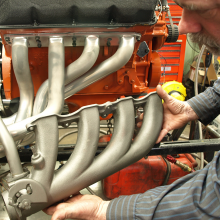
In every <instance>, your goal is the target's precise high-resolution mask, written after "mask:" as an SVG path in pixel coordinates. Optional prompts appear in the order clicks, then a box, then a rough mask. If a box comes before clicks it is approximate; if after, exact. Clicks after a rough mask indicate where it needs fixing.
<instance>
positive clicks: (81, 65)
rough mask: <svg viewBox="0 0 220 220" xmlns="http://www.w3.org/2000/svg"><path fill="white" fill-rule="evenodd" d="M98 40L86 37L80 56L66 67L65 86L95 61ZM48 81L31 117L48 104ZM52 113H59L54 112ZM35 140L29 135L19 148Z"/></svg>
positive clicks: (38, 93)
mask: <svg viewBox="0 0 220 220" xmlns="http://www.w3.org/2000/svg"><path fill="white" fill-rule="evenodd" d="M99 48H100V47H99V38H98V37H96V36H93V35H90V36H88V37H86V39H85V47H84V50H83V52H82V55H81V56H80V57H79V59H77V60H76V61H75V62H73V63H71V64H70V65H69V66H67V68H66V70H65V85H66V84H67V83H69V82H71V81H72V80H75V79H76V78H78V77H79V76H81V75H82V74H84V73H85V72H87V71H88V70H89V69H90V68H91V67H92V66H93V65H94V63H95V61H96V60H97V57H98V54H99ZM48 84H49V82H48V80H46V81H45V82H44V83H43V84H42V85H41V87H40V88H39V90H38V92H37V95H36V98H35V102H34V109H33V115H38V114H39V113H41V112H42V111H43V110H44V109H45V108H46V106H47V103H48ZM54 113H60V112H55V111H54ZM34 140H35V135H34V134H33V133H32V134H29V135H28V136H27V137H25V139H24V140H23V141H22V143H20V146H25V145H28V144H30V143H32V142H33V141H34Z"/></svg>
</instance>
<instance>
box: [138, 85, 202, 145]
mask: <svg viewBox="0 0 220 220" xmlns="http://www.w3.org/2000/svg"><path fill="white" fill-rule="evenodd" d="M157 94H158V95H159V96H160V98H162V99H163V100H164V104H163V110H164V114H163V125H162V130H161V132H160V135H159V137H158V139H157V142H156V143H159V142H160V141H161V140H162V139H163V137H164V136H165V135H166V134H167V133H168V132H169V131H171V130H174V129H177V128H181V127H183V126H184V125H185V124H186V123H187V122H189V121H192V120H197V119H198V118H199V117H198V116H197V114H196V113H195V112H194V110H193V109H192V108H191V107H190V105H189V104H188V103H187V102H183V101H179V100H177V99H175V98H173V97H172V96H170V95H168V94H167V93H166V92H165V91H164V90H163V89H162V87H161V86H160V85H158V86H157ZM140 119H143V114H142V115H141V117H140ZM141 124H142V122H139V123H138V125H137V126H138V127H140V126H141Z"/></svg>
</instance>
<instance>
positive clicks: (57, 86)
mask: <svg viewBox="0 0 220 220" xmlns="http://www.w3.org/2000/svg"><path fill="white" fill-rule="evenodd" d="M64 55H65V54H64V44H63V38H55V37H54V38H53V37H51V38H50V39H49V54H48V56H49V94H48V97H49V98H48V105H47V108H46V109H45V110H44V111H43V112H42V113H40V114H38V115H35V116H32V117H30V118H26V119H24V120H23V121H21V122H17V123H14V124H12V125H9V126H8V130H9V132H10V133H11V135H12V136H13V138H14V140H20V139H23V138H24V137H25V136H26V135H27V133H28V132H29V131H28V130H27V125H28V124H29V123H31V122H32V121H34V120H36V119H38V118H40V117H43V116H48V115H51V114H58V113H60V112H61V111H62V109H63V104H64V92H63V90H64V77H65V76H64V72H65V68H64Z"/></svg>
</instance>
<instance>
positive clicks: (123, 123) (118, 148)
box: [51, 100, 135, 201]
mask: <svg viewBox="0 0 220 220" xmlns="http://www.w3.org/2000/svg"><path fill="white" fill-rule="evenodd" d="M87 115H88V114H87ZM89 115H91V114H89ZM93 115H94V114H93ZM84 117H85V115H84ZM92 118H93V117H92ZM128 118H129V120H128ZM80 119H81V118H80ZM114 119H115V129H114V133H113V136H112V138H111V141H110V142H109V144H108V146H107V148H106V149H105V150H104V151H103V152H102V154H100V155H99V156H97V157H96V158H95V159H92V160H90V164H89V165H90V166H88V165H87V166H86V168H87V169H85V168H84V170H82V168H81V166H82V165H81V163H83V165H84V163H85V160H82V161H81V160H79V159H78V160H76V158H78V157H77V155H76V154H75V153H76V152H75V150H74V151H73V154H72V155H71V157H70V159H69V160H68V162H67V163H66V164H65V165H64V166H63V167H62V168H61V169H60V170H59V171H58V172H57V173H56V174H55V176H54V180H53V182H52V186H51V197H52V198H53V199H54V201H55V200H56V201H59V200H60V198H61V197H62V196H63V195H64V194H65V195H67V194H68V193H69V194H71V193H72V192H73V191H75V190H79V188H81V187H82V188H85V187H87V186H88V185H91V184H93V183H95V182H97V181H98V180H100V179H103V178H104V177H107V176H109V175H110V174H109V173H114V172H116V171H117V170H118V166H117V161H120V160H121V157H122V156H123V155H124V154H126V152H127V151H128V150H129V148H130V145H131V141H132V135H133V132H134V125H135V119H134V107H133V102H132V100H126V101H123V102H120V103H119V104H118V108H117V110H116V112H115V114H114ZM81 120H82V121H83V120H84V118H82V119H81ZM90 120H91V119H90ZM87 123H88V122H87ZM93 124H95V125H96V124H97V123H95V122H93ZM84 126H85V124H84ZM92 127H94V125H93V126H92ZM82 130H85V128H84V127H81V129H79V131H81V133H79V134H78V137H80V136H81V139H84V138H82V137H84V136H85V131H84V133H83V132H82ZM86 130H87V129H86ZM92 130H94V128H93V129H92ZM96 130H97V131H98V130H99V127H98V129H96ZM91 132H92V131H91ZM91 137H92V136H91ZM87 139H88V140H89V141H90V139H91V138H89V136H87ZM84 142H85V141H84ZM80 144H81V142H79V143H78V142H77V145H76V147H80ZM87 144H89V145H90V142H88V143H87ZM81 145H82V144H81ZM76 147H75V148H76ZM84 147H86V149H91V147H92V146H89V148H88V147H87V146H85V144H84V145H82V146H81V149H83V148H84ZM94 149H96V148H94ZM86 152H87V151H86ZM93 153H95V151H94V152H93ZM89 158H90V157H89ZM87 159H88V157H87ZM86 161H87V160H86ZM87 162H88V161H87ZM127 162H128V163H129V161H127ZM79 167H80V169H79ZM84 167H85V166H84ZM100 167H102V169H100ZM70 169H71V175H65V173H70ZM73 169H74V170H73ZM97 169H98V170H99V172H96V171H97ZM79 170H80V171H81V172H79ZM94 173H95V175H94ZM88 177H89V178H88ZM72 179H74V182H71V180H72ZM64 183H65V190H62V193H61V188H60V185H63V184H64Z"/></svg>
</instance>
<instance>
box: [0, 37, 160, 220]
mask: <svg viewBox="0 0 220 220" xmlns="http://www.w3.org/2000/svg"><path fill="white" fill-rule="evenodd" d="M92 39H93V40H92V41H93V47H95V48H96V49H95V54H94V59H93V62H95V59H96V57H97V51H98V50H99V47H98V44H97V43H98V38H97V37H95V38H94V37H92ZM134 39H135V37H134V36H132V35H127V36H122V37H121V40H120V44H119V48H118V51H117V52H116V53H115V54H114V55H113V56H112V57H110V58H109V59H107V60H105V61H104V62H103V63H101V64H99V65H98V66H96V67H93V68H92V69H91V70H89V71H88V70H82V72H81V71H80V73H79V74H78V75H77V77H78V78H77V77H75V78H74V77H70V78H71V79H70V81H68V82H70V83H69V84H68V85H67V87H66V89H65V93H64V85H65V68H64V44H63V38H62V37H58V38H53V37H51V38H49V71H48V72H49V74H48V75H49V77H48V78H49V79H48V82H49V83H48V105H47V107H46V109H45V110H44V109H42V108H41V109H42V110H41V111H43V110H44V111H43V112H41V113H40V112H38V114H36V115H34V116H32V117H29V116H27V115H26V116H25V115H22V118H23V120H22V119H19V120H18V122H16V123H14V124H11V125H9V126H8V128H7V127H6V126H5V124H4V122H3V121H2V120H0V128H1V132H0V143H2V145H3V147H2V149H1V150H2V151H4V153H5V155H6V157H7V160H8V164H9V167H10V171H11V174H9V175H8V176H6V178H5V179H4V181H3V182H4V183H5V185H4V187H5V188H6V191H4V193H3V194H2V195H3V199H4V201H5V205H6V209H7V211H8V214H9V216H10V219H12V220H17V219H26V217H27V216H30V215H31V214H33V213H36V212H37V211H39V210H41V209H43V208H45V207H47V206H49V205H51V204H53V203H55V202H58V201H60V200H61V199H63V198H65V197H67V196H69V195H71V194H74V193H76V192H78V191H79V190H81V189H83V188H85V187H87V186H89V185H91V184H93V183H95V182H97V181H99V180H101V179H103V178H105V177H107V176H109V175H111V174H113V173H115V172H117V171H119V170H120V169H122V168H124V167H126V166H128V165H130V164H132V163H134V162H136V161H138V160H139V159H141V158H142V157H143V156H145V155H146V154H147V153H148V152H149V151H150V149H151V148H152V146H153V145H154V144H155V142H156V139H157V137H158V135H159V132H160V129H161V125H162V118H163V108H162V102H161V99H160V98H159V96H158V95H157V94H156V93H151V94H149V95H148V96H145V97H144V98H142V99H137V100H136V99H133V98H132V97H127V98H124V99H119V100H118V101H116V102H112V103H111V102H107V103H105V104H103V105H90V106H85V107H83V108H81V109H79V110H78V111H76V112H74V113H72V114H69V115H67V116H61V115H58V114H59V113H60V110H61V109H62V107H63V101H64V98H65V97H67V96H69V95H73V94H74V93H76V92H77V91H79V90H81V89H82V88H84V87H86V86H88V85H90V84H92V83H93V82H95V81H97V80H99V79H101V78H103V77H105V76H107V75H108V74H111V73H112V72H114V71H116V70H117V69H119V68H121V67H122V66H124V65H125V64H126V63H127V62H128V60H129V59H130V57H131V55H132V53H133V49H134V43H135V40H134ZM86 40H87V41H88V40H89V39H88V38H87V39H86ZM90 40H91V39H90ZM14 45H16V47H17V46H19V47H21V48H22V50H23V52H24V54H26V56H25V57H26V58H27V52H28V49H27V48H28V46H27V41H26V40H25V38H22V37H20V38H16V39H15V41H14ZM87 49H88V48H87ZM85 50H86V48H85ZM85 54H87V53H85ZM87 55H88V54H87ZM82 56H83V54H82ZM13 57H15V58H14V59H16V54H15V56H13ZM79 59H80V58H79ZM81 59H82V58H81ZM13 62H14V61H13ZM25 62H26V63H27V59H26V61H25ZM90 65H92V64H90ZM21 67H22V68H25V69H27V68H26V65H23V66H22V65H21ZM14 68H15V69H16V65H15V67H14ZM89 68H90V67H88V69H89ZM85 71H88V72H86V73H85V74H83V73H84V72H85ZM22 72H23V71H21V70H19V72H18V73H22ZM24 73H25V74H27V75H28V74H30V72H29V71H25V72H24ZM82 74H83V75H82ZM73 75H74V74H73ZM18 77H20V76H19V74H18ZM22 77H23V76H22ZM73 79H74V81H72V80H73ZM18 81H19V80H18ZM79 82H80V83H79ZM29 85H31V80H29ZM30 88H31V90H32V87H30ZM46 90H47V86H46ZM67 94H68V95H67ZM31 99H32V96H31V97H29V99H28V100H30V101H29V103H30V105H31V108H32V106H33V105H32V102H31ZM44 99H45V96H42V100H44ZM35 103H36V101H35ZM30 105H25V106H26V108H27V107H30ZM139 106H142V107H143V108H144V112H145V117H144V121H143V125H142V128H141V130H140V131H139V134H138V135H137V137H136V138H135V139H134V141H133V142H132V137H133V133H134V127H135V108H137V107H139ZM110 113H113V116H114V120H115V127H114V134H113V136H112V139H111V141H110V142H109V144H108V146H107V148H106V149H105V150H104V151H103V152H102V153H101V154H100V155H98V156H97V157H95V153H96V150H97V146H98V139H99V116H102V117H106V116H107V115H108V114H110ZM18 115H19V113H18ZM25 117H27V118H25ZM72 122H77V123H78V127H79V132H78V138H77V144H76V147H75V149H74V151H73V153H72V155H71V157H70V158H69V160H68V161H67V163H66V164H65V165H64V166H63V167H62V168H61V169H60V170H58V171H54V169H55V163H56V159H57V152H58V125H62V126H63V127H68V126H69V125H70V124H71V123H72ZM29 132H32V133H34V134H35V136H36V145H35V148H34V149H33V156H32V165H33V170H32V172H31V174H29V172H28V171H27V170H25V169H23V168H22V167H21V163H20V159H19V156H18V153H17V148H16V145H15V143H14V141H20V140H21V139H23V138H24V137H25V136H26V135H27V134H28V133H29ZM13 139H14V140H13ZM100 168H101V169H100Z"/></svg>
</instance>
